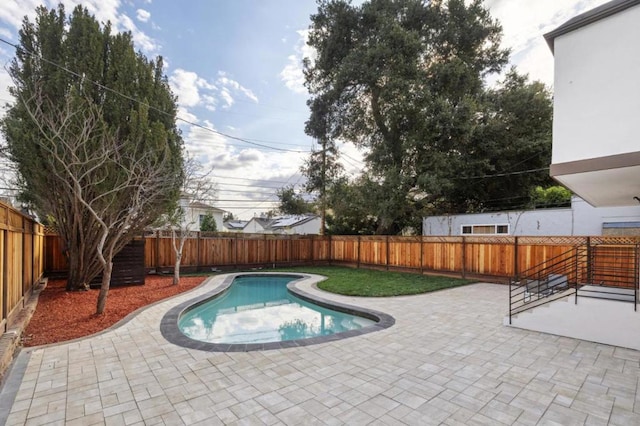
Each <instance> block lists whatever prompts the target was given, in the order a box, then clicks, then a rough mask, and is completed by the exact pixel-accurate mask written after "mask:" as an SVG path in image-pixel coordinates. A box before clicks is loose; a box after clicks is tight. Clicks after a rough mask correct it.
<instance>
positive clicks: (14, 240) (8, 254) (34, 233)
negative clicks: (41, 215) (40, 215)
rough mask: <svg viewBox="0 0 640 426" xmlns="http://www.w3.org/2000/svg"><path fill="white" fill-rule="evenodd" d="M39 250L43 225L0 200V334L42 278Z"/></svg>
mask: <svg viewBox="0 0 640 426" xmlns="http://www.w3.org/2000/svg"><path fill="white" fill-rule="evenodd" d="M43 249H44V229H43V226H42V225H40V224H39V223H37V222H35V221H34V220H33V219H31V218H30V217H28V216H25V215H23V214H22V213H20V212H19V211H18V210H16V209H14V208H13V207H10V206H8V205H7V204H4V203H2V202H0V310H1V312H0V334H2V333H3V332H4V331H6V329H7V326H8V324H9V323H10V322H11V320H12V318H13V317H14V316H15V315H16V314H17V313H18V312H19V311H20V309H21V308H23V307H24V304H25V301H26V300H27V299H28V298H29V296H30V295H31V293H32V292H33V288H34V284H35V283H37V282H38V281H39V280H40V278H41V277H42V275H43V272H44V262H43V257H42V253H43Z"/></svg>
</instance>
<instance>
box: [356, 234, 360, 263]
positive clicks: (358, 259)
mask: <svg viewBox="0 0 640 426" xmlns="http://www.w3.org/2000/svg"><path fill="white" fill-rule="evenodd" d="M356 267H357V268H360V235H358V258H357V261H356Z"/></svg>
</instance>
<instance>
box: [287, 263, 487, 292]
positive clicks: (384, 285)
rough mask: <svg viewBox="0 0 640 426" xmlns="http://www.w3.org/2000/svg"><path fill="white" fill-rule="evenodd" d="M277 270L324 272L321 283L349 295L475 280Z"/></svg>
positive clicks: (331, 268) (342, 270) (334, 268)
mask: <svg viewBox="0 0 640 426" xmlns="http://www.w3.org/2000/svg"><path fill="white" fill-rule="evenodd" d="M274 271H275V272H278V271H282V272H300V273H304V272H307V273H310V274H318V275H324V276H326V277H327V279H326V280H324V281H321V282H319V283H318V287H319V288H321V289H322V290H325V291H329V292H331V293H338V294H344V295H347V296H365V297H386V296H402V295H408V294H420V293H427V292H430V291H436V290H442V289H445V288H452V287H459V286H462V285H466V284H470V283H472V282H474V281H472V280H463V279H459V278H449V277H442V276H433V275H418V274H410V273H400V272H388V271H375V270H370V269H353V268H345V267H339V266H325V267H319V266H314V267H308V266H300V267H295V268H278V269H275V270H274Z"/></svg>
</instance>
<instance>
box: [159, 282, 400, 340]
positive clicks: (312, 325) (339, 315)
mask: <svg viewBox="0 0 640 426" xmlns="http://www.w3.org/2000/svg"><path fill="white" fill-rule="evenodd" d="M321 279H322V277H319V276H312V275H308V274H255V273H251V274H231V275H230V276H229V277H227V278H226V279H225V280H224V282H223V283H222V285H221V286H219V287H217V288H216V289H215V290H214V291H212V292H210V293H207V294H205V295H203V296H200V297H198V298H196V299H192V300H190V301H187V302H184V303H182V304H180V305H178V306H176V307H174V308H173V309H171V310H170V311H169V312H168V313H167V314H166V315H165V317H164V318H163V320H162V324H161V331H162V334H163V336H164V337H165V338H167V340H169V341H171V342H173V343H176V344H179V345H181V346H186V347H190V348H196V349H203V350H211V351H249V350H260V349H276V348H285V347H292V346H306V345H310V344H315V343H321V342H325V341H333V340H339V339H342V338H346V337H351V336H356V335H360V334H364V333H369V332H372V331H376V330H381V329H383V328H387V327H390V326H391V325H392V324H393V323H394V322H395V320H394V319H393V318H392V317H390V316H388V315H386V314H383V313H380V312H375V311H371V310H367V309H362V308H358V307H354V306H351V305H345V304H341V303H337V302H333V301H328V300H325V299H320V298H318V297H317V296H312V295H311V294H309V293H306V292H304V291H302V290H300V289H298V288H297V287H296V283H299V282H303V281H305V280H315V281H319V280H321Z"/></svg>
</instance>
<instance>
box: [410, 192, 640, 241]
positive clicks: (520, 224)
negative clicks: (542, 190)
mask: <svg viewBox="0 0 640 426" xmlns="http://www.w3.org/2000/svg"><path fill="white" fill-rule="evenodd" d="M422 235H447V236H456V235H512V236H524V235H526V236H552V235H573V236H592V235H640V205H637V206H622V207H593V206H592V205H590V204H589V203H587V202H586V201H584V200H583V199H582V198H580V197H577V196H573V197H572V198H571V207H566V208H551V209H538V210H511V211H499V212H491V213H474V214H457V215H442V216H428V217H425V218H423V219H422Z"/></svg>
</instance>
